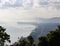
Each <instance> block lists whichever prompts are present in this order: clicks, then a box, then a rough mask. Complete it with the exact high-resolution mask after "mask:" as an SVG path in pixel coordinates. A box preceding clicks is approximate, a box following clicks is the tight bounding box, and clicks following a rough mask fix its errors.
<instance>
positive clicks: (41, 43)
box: [38, 37, 48, 46]
mask: <svg viewBox="0 0 60 46" xmlns="http://www.w3.org/2000/svg"><path fill="white" fill-rule="evenodd" d="M38 46H48V41H47V38H46V37H40V38H39V43H38Z"/></svg>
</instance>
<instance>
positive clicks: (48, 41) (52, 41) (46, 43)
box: [38, 26, 60, 46]
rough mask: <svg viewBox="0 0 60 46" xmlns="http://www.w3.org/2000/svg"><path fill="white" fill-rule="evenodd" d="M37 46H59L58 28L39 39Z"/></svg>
mask: <svg viewBox="0 0 60 46" xmlns="http://www.w3.org/2000/svg"><path fill="white" fill-rule="evenodd" d="M38 46H60V26H58V29H56V30H53V31H50V33H49V34H47V35H46V36H44V37H40V38H39V43H38Z"/></svg>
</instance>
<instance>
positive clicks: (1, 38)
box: [0, 26, 10, 46]
mask: <svg viewBox="0 0 60 46" xmlns="http://www.w3.org/2000/svg"><path fill="white" fill-rule="evenodd" d="M5 31H6V29H5V28H3V27H2V26H0V46H4V43H5V42H6V41H8V42H10V35H8V34H7V33H6V32H5Z"/></svg>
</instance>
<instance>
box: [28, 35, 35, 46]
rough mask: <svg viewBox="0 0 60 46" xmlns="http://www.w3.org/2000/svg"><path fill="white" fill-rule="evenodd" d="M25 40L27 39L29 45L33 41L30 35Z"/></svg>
mask: <svg viewBox="0 0 60 46" xmlns="http://www.w3.org/2000/svg"><path fill="white" fill-rule="evenodd" d="M27 40H28V42H29V45H30V46H33V43H34V39H33V37H32V36H28V37H27Z"/></svg>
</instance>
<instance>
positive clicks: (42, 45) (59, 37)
mask: <svg viewBox="0 0 60 46" xmlns="http://www.w3.org/2000/svg"><path fill="white" fill-rule="evenodd" d="M6 40H7V41H10V35H8V34H7V33H6V32H5V29H4V28H3V27H1V26H0V46H4V43H5V41H6ZM10 46H36V45H35V42H34V39H33V37H32V36H28V37H26V38H21V39H19V41H18V42H15V43H14V44H13V45H10ZM37 46H60V26H58V29H55V30H52V31H50V32H49V33H48V34H47V35H46V36H42V37H39V38H38V45H37Z"/></svg>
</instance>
